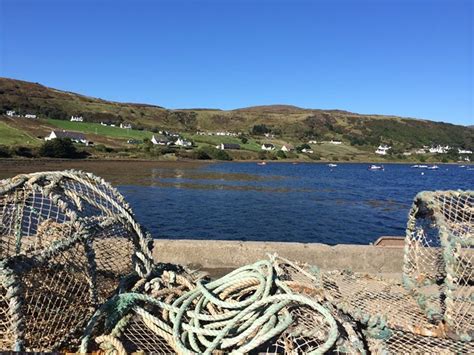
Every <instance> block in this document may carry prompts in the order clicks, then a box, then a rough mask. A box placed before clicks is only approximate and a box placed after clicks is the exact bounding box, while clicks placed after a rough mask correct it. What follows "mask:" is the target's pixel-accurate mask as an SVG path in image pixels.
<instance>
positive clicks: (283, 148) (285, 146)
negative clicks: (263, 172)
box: [280, 144, 295, 152]
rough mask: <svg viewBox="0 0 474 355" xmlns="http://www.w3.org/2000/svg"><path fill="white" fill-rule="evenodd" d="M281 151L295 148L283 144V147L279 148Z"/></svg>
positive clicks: (289, 150)
mask: <svg viewBox="0 0 474 355" xmlns="http://www.w3.org/2000/svg"><path fill="white" fill-rule="evenodd" d="M280 150H281V151H283V152H291V151H293V150H295V148H294V147H293V146H292V145H291V144H283V147H281V149H280Z"/></svg>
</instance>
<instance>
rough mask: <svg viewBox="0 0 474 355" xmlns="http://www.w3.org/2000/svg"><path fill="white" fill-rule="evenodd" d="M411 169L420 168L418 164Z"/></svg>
mask: <svg viewBox="0 0 474 355" xmlns="http://www.w3.org/2000/svg"><path fill="white" fill-rule="evenodd" d="M411 167H412V168H419V167H420V166H419V165H418V164H415V165H412V166H411Z"/></svg>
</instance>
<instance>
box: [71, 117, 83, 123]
mask: <svg viewBox="0 0 474 355" xmlns="http://www.w3.org/2000/svg"><path fill="white" fill-rule="evenodd" d="M83 121H84V119H83V118H82V116H71V122H83Z"/></svg>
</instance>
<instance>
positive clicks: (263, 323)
mask: <svg viewBox="0 0 474 355" xmlns="http://www.w3.org/2000/svg"><path fill="white" fill-rule="evenodd" d="M196 284H197V287H196V288H194V289H193V290H191V291H189V292H186V293H184V294H183V295H182V296H180V297H178V298H177V299H176V300H175V301H174V302H173V303H172V304H169V303H165V302H162V301H160V300H158V299H156V298H153V297H151V296H149V295H146V294H141V293H124V294H121V295H118V296H117V297H116V298H115V299H114V300H113V301H112V303H110V304H109V305H108V306H106V307H103V308H102V309H100V310H99V311H98V312H99V314H96V317H94V319H98V318H100V317H105V318H106V319H107V318H108V319H110V318H109V317H110V315H111V314H112V313H115V314H117V312H118V313H120V314H121V317H123V318H127V319H130V317H129V316H128V315H129V312H130V311H133V312H134V313H135V314H137V315H138V316H140V317H141V318H142V320H143V323H145V324H146V325H147V327H148V328H149V329H150V330H152V331H153V332H154V333H155V334H157V335H159V336H161V337H163V338H164V339H166V340H167V341H168V342H169V343H170V345H171V346H172V347H173V348H174V349H175V351H176V352H178V353H181V354H195V353H203V354H211V353H212V352H213V351H214V350H223V351H226V352H230V353H232V354H237V353H247V352H249V351H251V350H253V349H256V348H258V347H259V346H261V345H262V344H264V343H266V342H267V341H269V340H271V339H272V338H275V337H277V336H278V335H280V334H281V333H283V332H284V331H290V335H292V334H291V329H293V330H292V331H293V332H294V334H293V335H295V336H306V337H311V336H313V335H314V336H315V335H316V334H319V335H320V334H321V333H322V332H323V333H324V332H325V333H326V338H325V339H324V340H323V341H321V342H322V344H321V345H319V346H318V347H317V348H316V349H312V350H311V351H309V352H308V353H309V354H322V353H324V352H326V351H327V350H329V349H331V348H332V347H333V346H334V344H335V342H336V340H337V338H338V335H339V334H338V329H337V323H336V320H335V319H334V317H333V316H332V315H331V313H330V312H329V311H328V310H327V309H326V308H324V307H323V306H322V305H320V304H319V303H317V302H316V301H314V300H312V299H311V298H308V297H306V296H303V295H299V294H295V293H293V292H292V291H291V290H290V288H289V287H288V286H286V285H285V283H284V282H283V281H281V280H280V279H279V278H278V276H277V275H276V273H275V270H274V265H273V264H272V262H271V261H269V260H263V261H259V262H257V263H255V264H252V265H248V266H244V267H241V268H239V269H237V270H235V271H233V272H231V273H230V274H228V275H226V276H224V277H222V278H220V279H218V280H215V281H212V282H208V283H204V282H202V281H197V283H196ZM147 306H148V307H147ZM150 306H157V307H158V308H160V309H162V310H166V311H168V312H169V320H168V321H165V320H163V319H160V318H159V317H158V316H157V314H159V313H160V312H156V310H155V311H153V312H152V313H153V314H152V313H150ZM144 307H147V310H145V308H144ZM291 307H306V308H308V307H309V308H310V309H311V310H312V311H313V312H315V313H318V314H320V315H321V316H322V317H319V318H320V319H321V321H320V322H319V323H320V324H314V329H302V328H304V327H294V328H292V327H291V326H292V324H293V323H294V321H295V319H294V318H293V316H292V315H291V312H290V311H289V309H290V308H291ZM100 313H101V314H100ZM127 313H128V315H127ZM117 324H120V328H124V324H123V323H121V321H120V320H119V321H118V322H117ZM92 326H93V325H91V324H90V325H89V326H88V329H89V330H90V331H91V330H92V328H93V327H92ZM116 333H118V334H116ZM111 335H113V337H110V336H102V337H100V338H98V339H96V341H98V342H99V343H102V344H101V345H102V347H103V348H107V349H115V351H117V352H121V351H120V350H121V349H123V348H124V347H123V345H117V344H118V343H117V341H118V338H119V336H120V332H114V331H112V333H111ZM89 338H90V332H89V334H86V337H84V338H83V341H82V346H81V352H86V351H87V345H88V340H89ZM319 338H320V336H318V339H319ZM111 339H114V340H113V341H111ZM114 344H115V345H114Z"/></svg>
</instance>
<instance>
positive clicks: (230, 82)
mask: <svg viewBox="0 0 474 355" xmlns="http://www.w3.org/2000/svg"><path fill="white" fill-rule="evenodd" d="M473 27H474V25H473V1H470V0H464V1H462V0H444V1H443V0H398V1H397V0H370V1H369V0H358V1H356V0H353V1H349V0H346V1H342V0H326V1H316V0H314V1H298V0H293V1H291V0H287V1H277V0H275V1H264V0H261V1H259V0H254V1H250V0H247V1H245V0H241V1H237V0H234V1H231V0H220V1H218V0H215V1H210V0H208V1H180V0H174V1H159V0H158V1H151V0H150V1H144V0H143V1H140V0H138V1H137V0H135V1H132V0H128V1H119V0H115V1H112V0H110V1H106V0H103V1H92V0H82V1H80V0H62V1H59V0H56V1H52V0H30V1H26V0H0V76H3V77H10V78H15V79H22V80H27V81H33V82H39V83H42V84H45V85H47V86H51V87H55V88H58V89H64V90H69V91H74V92H79V93H83V94H87V95H90V96H96V97H101V98H104V99H111V100H116V101H127V102H143V103H152V104H157V105H161V106H165V107H168V108H192V107H194V108H195V107H214V108H223V109H232V108H238V107H245V106H251V105H263V104H277V103H284V104H293V105H297V106H301V107H307V108H326V109H331V108H337V109H345V110H349V111H353V112H359V113H379V114H395V115H401V116H408V117H418V118H427V119H432V120H437V121H446V122H452V123H459V124H474V112H473V111H474V109H473V101H474V97H473V96H474V94H473V37H474V36H473Z"/></svg>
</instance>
